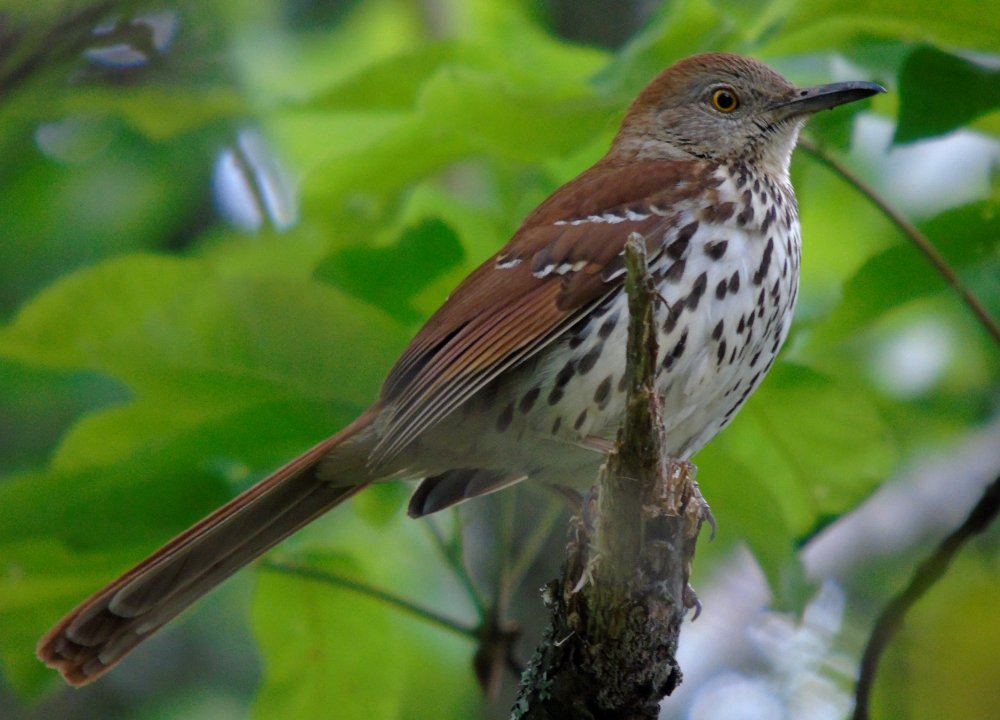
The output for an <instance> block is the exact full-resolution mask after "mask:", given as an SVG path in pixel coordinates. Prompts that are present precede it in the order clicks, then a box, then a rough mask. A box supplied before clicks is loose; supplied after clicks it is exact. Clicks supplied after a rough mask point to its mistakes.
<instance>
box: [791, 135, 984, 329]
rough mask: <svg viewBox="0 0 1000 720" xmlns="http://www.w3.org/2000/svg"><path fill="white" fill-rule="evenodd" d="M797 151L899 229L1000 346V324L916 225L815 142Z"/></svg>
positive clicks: (801, 144) (802, 142)
mask: <svg viewBox="0 0 1000 720" xmlns="http://www.w3.org/2000/svg"><path fill="white" fill-rule="evenodd" d="M799 147H800V148H802V149H803V150H804V151H805V152H806V153H808V154H809V155H811V156H812V157H814V158H815V159H816V160H818V161H819V162H821V163H822V164H823V165H826V166H827V167H828V168H830V169H831V170H833V171H834V172H835V173H837V174H838V175H840V177H842V178H843V179H844V180H846V181H847V182H848V183H849V184H851V185H853V186H854V187H855V188H856V189H857V190H858V192H860V193H861V194H862V195H864V196H865V197H867V198H868V199H869V200H870V201H871V202H872V204H873V205H875V207H877V208H878V209H879V210H880V211H881V212H882V213H883V214H884V215H885V216H886V217H887V218H889V220H891V221H892V223H893V224H894V225H895V226H896V227H897V228H899V230H900V232H902V233H903V234H904V235H906V237H907V238H908V239H909V240H910V242H911V243H912V244H913V246H914V247H916V248H917V250H919V251H920V252H921V253H923V254H924V256H925V257H926V258H927V260H928V261H929V262H930V264H931V265H932V266H933V267H934V269H935V270H937V272H938V274H939V275H941V277H943V278H944V279H945V281H946V282H947V283H948V284H949V285H951V287H952V288H953V289H954V290H955V292H957V293H958V294H959V296H960V297H961V298H962V301H963V302H964V303H965V304H966V306H967V307H968V308H969V309H970V310H971V311H972V314H973V315H975V316H976V319H977V320H979V323H980V324H981V325H982V326H983V327H984V328H985V329H986V332H988V333H989V334H990V335H991V336H992V337H993V341H994V342H995V343H997V344H998V345H1000V324H998V323H997V321H996V318H994V317H993V316H992V315H990V313H989V311H988V310H987V309H986V308H985V306H984V305H983V303H982V302H981V301H980V300H979V298H978V297H976V295H975V293H973V292H972V291H971V290H970V289H969V288H968V287H966V286H965V284H964V283H963V282H962V280H961V278H959V277H958V273H956V272H955V270H954V269H953V268H952V267H951V265H949V264H948V261H947V260H946V259H945V258H944V256H943V255H942V254H941V253H939V252H938V250H937V248H936V247H934V243H932V242H931V241H930V239H929V238H928V237H927V236H926V235H924V234H923V233H922V232H920V230H919V229H918V228H917V226H916V225H914V224H913V223H912V222H910V221H909V220H908V219H907V218H906V217H905V216H904V215H903V214H902V213H901V212H899V211H898V210H896V208H894V207H893V206H892V205H890V204H889V201H888V200H886V199H885V198H884V197H882V195H880V194H879V192H878V191H877V190H876V189H875V188H873V187H872V186H871V185H869V184H868V183H867V182H865V181H864V180H862V179H861V178H860V177H858V176H857V175H855V174H854V172H853V171H852V170H851V169H850V168H848V167H847V166H846V165H844V163H842V162H840V160H838V159H837V158H835V157H834V156H833V155H831V154H830V153H828V152H826V151H825V150H823V148H821V147H820V146H819V145H817V144H816V143H815V142H813V141H812V140H810V139H808V138H800V139H799Z"/></svg>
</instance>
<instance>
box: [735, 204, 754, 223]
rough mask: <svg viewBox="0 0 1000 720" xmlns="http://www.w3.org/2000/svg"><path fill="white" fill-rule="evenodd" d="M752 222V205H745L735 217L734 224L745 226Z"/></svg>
mask: <svg viewBox="0 0 1000 720" xmlns="http://www.w3.org/2000/svg"><path fill="white" fill-rule="evenodd" d="M752 220H753V205H747V206H746V207H744V208H743V210H741V211H740V214H739V215H737V216H736V222H738V223H739V224H740V225H746V224H747V223H749V222H751V221H752Z"/></svg>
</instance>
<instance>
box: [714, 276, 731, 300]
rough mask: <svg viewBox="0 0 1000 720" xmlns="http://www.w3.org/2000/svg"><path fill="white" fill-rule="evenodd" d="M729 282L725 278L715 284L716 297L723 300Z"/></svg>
mask: <svg viewBox="0 0 1000 720" xmlns="http://www.w3.org/2000/svg"><path fill="white" fill-rule="evenodd" d="M727 286H728V283H727V282H726V281H725V280H724V279H723V280H720V281H719V284H718V285H716V286H715V297H717V298H718V299H719V300H723V299H725V297H726V287H727Z"/></svg>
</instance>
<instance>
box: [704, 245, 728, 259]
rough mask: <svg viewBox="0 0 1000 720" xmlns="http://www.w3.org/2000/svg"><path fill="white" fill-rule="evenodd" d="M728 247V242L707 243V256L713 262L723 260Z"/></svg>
mask: <svg viewBox="0 0 1000 720" xmlns="http://www.w3.org/2000/svg"><path fill="white" fill-rule="evenodd" d="M728 246H729V241H728V240H713V241H712V242H710V243H706V245H705V254H706V255H708V256H709V257H710V258H712V259H713V260H721V259H722V256H723V255H725V254H726V248H727V247H728Z"/></svg>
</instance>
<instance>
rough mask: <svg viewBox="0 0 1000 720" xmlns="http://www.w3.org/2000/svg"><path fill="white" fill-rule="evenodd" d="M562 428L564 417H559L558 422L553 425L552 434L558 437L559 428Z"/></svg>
mask: <svg viewBox="0 0 1000 720" xmlns="http://www.w3.org/2000/svg"><path fill="white" fill-rule="evenodd" d="M561 426H562V417H561V416H560V417H557V418H556V421H555V422H554V423H552V434H553V435H556V434H557V433H558V432H559V428H560V427H561Z"/></svg>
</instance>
